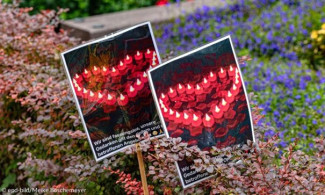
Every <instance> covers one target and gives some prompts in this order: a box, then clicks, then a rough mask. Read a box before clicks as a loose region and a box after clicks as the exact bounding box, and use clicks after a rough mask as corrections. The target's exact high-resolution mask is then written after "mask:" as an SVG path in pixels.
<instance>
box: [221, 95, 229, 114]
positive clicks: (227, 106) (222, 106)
mask: <svg viewBox="0 0 325 195" xmlns="http://www.w3.org/2000/svg"><path fill="white" fill-rule="evenodd" d="M220 108H221V109H222V110H223V111H224V112H225V111H227V110H228V109H229V103H228V102H226V100H225V99H223V98H222V101H221V104H220Z"/></svg>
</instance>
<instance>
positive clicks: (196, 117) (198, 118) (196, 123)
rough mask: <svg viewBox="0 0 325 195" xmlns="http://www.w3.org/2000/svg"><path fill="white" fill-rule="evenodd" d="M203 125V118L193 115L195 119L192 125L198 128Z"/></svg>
mask: <svg viewBox="0 0 325 195" xmlns="http://www.w3.org/2000/svg"><path fill="white" fill-rule="evenodd" d="M201 124H202V119H201V116H199V115H196V114H193V118H192V125H193V126H194V127H198V126H200V125H201Z"/></svg>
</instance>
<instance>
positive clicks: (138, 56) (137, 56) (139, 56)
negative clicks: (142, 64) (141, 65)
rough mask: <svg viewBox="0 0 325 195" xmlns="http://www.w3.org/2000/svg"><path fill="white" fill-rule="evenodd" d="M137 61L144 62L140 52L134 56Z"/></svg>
mask: <svg viewBox="0 0 325 195" xmlns="http://www.w3.org/2000/svg"><path fill="white" fill-rule="evenodd" d="M134 58H135V60H142V58H143V55H142V53H140V52H139V51H137V54H135V55H134Z"/></svg>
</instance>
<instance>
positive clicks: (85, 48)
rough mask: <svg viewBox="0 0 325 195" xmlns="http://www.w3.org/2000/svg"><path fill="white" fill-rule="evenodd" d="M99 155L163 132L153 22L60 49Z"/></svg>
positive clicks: (89, 133)
mask: <svg viewBox="0 0 325 195" xmlns="http://www.w3.org/2000/svg"><path fill="white" fill-rule="evenodd" d="M61 57H62V61H63V64H64V67H65V70H66V73H67V77H68V80H69V83H70V85H71V88H72V89H73V90H72V91H73V96H74V99H75V101H76V106H77V109H78V112H79V114H80V116H81V121H82V124H83V126H84V129H85V130H86V133H87V136H88V141H89V143H90V146H91V149H92V151H93V154H94V157H95V159H96V161H99V160H102V159H104V158H106V157H108V156H110V155H113V154H115V153H117V152H119V151H121V150H123V149H125V148H126V147H128V146H130V145H132V144H134V143H137V142H138V138H137V137H136V134H138V133H139V134H140V135H141V134H143V132H145V131H147V132H148V133H149V134H150V135H151V137H157V136H162V135H163V134H164V132H163V130H162V128H161V124H160V120H159V116H158V114H157V111H156V107H155V104H154V101H153V98H152V94H151V91H150V88H149V84H148V75H147V70H148V69H149V68H153V67H156V66H157V65H158V64H160V63H161V60H160V57H159V53H158V50H157V46H156V43H155V39H154V35H153V33H152V29H151V25H150V23H149V22H146V23H143V24H139V25H136V26H133V27H131V28H128V29H125V30H122V31H119V32H117V33H114V34H111V35H109V36H106V37H104V38H101V39H98V40H95V41H92V42H89V43H86V44H83V45H80V46H78V47H75V48H73V49H70V50H68V51H65V52H63V53H62V54H61Z"/></svg>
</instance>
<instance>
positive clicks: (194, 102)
mask: <svg viewBox="0 0 325 195" xmlns="http://www.w3.org/2000/svg"><path fill="white" fill-rule="evenodd" d="M148 76H149V82H150V85H151V89H152V91H153V96H154V100H155V103H156V106H157V108H158V112H159V115H160V118H161V121H162V126H163V128H164V130H165V132H166V135H167V136H168V137H173V138H178V137H181V138H182V141H183V142H186V143H187V144H188V145H189V146H194V145H196V146H198V147H199V148H200V149H202V150H209V149H210V148H211V147H212V146H215V147H218V148H223V147H226V146H230V145H234V144H241V143H245V142H246V141H247V140H253V141H254V134H253V123H252V118H251V114H250V107H249V102H248V99H247V94H246V90H245V86H244V82H243V79H242V75H241V71H240V68H239V66H238V61H237V58H236V55H235V51H234V48H233V45H232V42H231V37H230V36H226V37H224V38H222V39H219V40H217V41H214V42H212V43H210V44H207V45H205V46H203V47H200V48H198V49H195V50H193V51H191V52H189V53H186V54H184V55H181V56H179V57H176V58H174V59H172V60H169V61H167V62H165V63H162V64H161V65H160V66H159V67H156V68H153V69H151V70H149V72H148ZM192 164H193V162H192V161H191V160H188V159H184V160H183V161H180V162H178V163H177V168H178V172H179V175H180V179H181V182H182V185H183V187H184V188H186V187H189V186H191V185H194V184H195V183H198V182H200V181H202V180H204V179H206V178H208V177H210V176H211V175H210V174H209V173H208V172H202V173H201V172H196V171H195V170H194V169H192V168H191V165H192Z"/></svg>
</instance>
